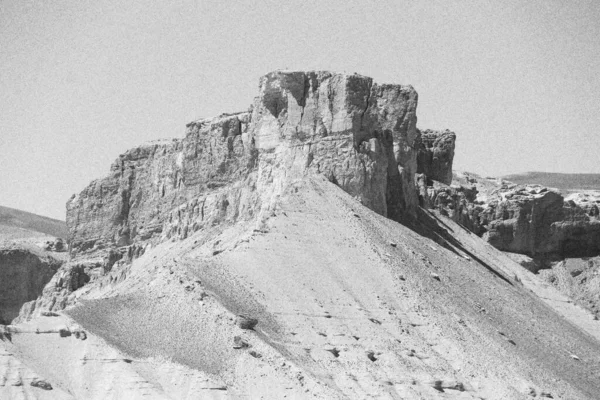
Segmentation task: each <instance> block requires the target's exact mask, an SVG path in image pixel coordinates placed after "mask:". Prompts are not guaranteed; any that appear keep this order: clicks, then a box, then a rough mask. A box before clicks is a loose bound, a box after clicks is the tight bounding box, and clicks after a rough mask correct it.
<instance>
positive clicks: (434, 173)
mask: <svg viewBox="0 0 600 400" xmlns="http://www.w3.org/2000/svg"><path fill="white" fill-rule="evenodd" d="M420 136H421V141H420V144H419V151H418V155H417V172H418V173H423V174H425V175H426V176H427V178H428V179H429V180H434V181H438V182H441V183H443V184H446V185H450V183H451V182H452V162H453V160H454V147H455V143H456V134H455V133H454V132H451V131H449V130H445V131H434V130H430V129H427V130H424V131H421V132H420Z"/></svg>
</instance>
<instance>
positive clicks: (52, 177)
mask: <svg viewBox="0 0 600 400" xmlns="http://www.w3.org/2000/svg"><path fill="white" fill-rule="evenodd" d="M275 69H307V70H309V69H319V70H331V71H337V72H348V73H352V72H357V73H359V74H362V75H367V76H371V77H373V78H374V79H375V80H376V81H377V82H380V83H401V84H411V85H413V86H414V87H415V89H416V90H417V92H418V93H419V106H418V109H417V115H418V119H419V123H418V126H419V127H420V128H433V129H445V128H448V129H451V130H453V131H455V132H456V133H457V144H456V157H455V163H454V168H455V169H460V170H467V171H471V172H476V173H479V174H483V175H495V176H497V175H504V174H507V173H516V172H524V171H548V172H595V173H600V163H599V162H598V154H599V152H600V132H599V129H600V101H599V100H600V1H597V0H588V1H565V0H561V1H554V0H538V1H532V0H523V1H502V2H500V1H475V0H474V1H451V0H442V1H382V0H377V1H348V0H344V1H326V0H322V1H310V0H304V1H285V0H278V1H241V0H239V1H235V2H233V1H232V2H228V1H163V2H156V1H155V2H150V1H148V2H141V1H138V2H136V1H122V0H119V1H110V0H93V1H84V0H71V1H62V0H53V1H40V0H35V1H31V0H0V205H4V206H8V207H13V208H18V209H22V210H25V211H30V212H34V213H38V214H42V215H46V216H50V217H54V218H58V219H64V215H65V203H66V201H67V199H68V198H69V197H70V196H71V195H72V194H73V193H75V192H79V191H81V190H82V189H83V188H84V187H85V186H86V185H87V184H88V183H89V182H90V181H91V180H93V179H96V178H100V177H103V176H105V175H106V174H107V173H108V171H109V167H110V164H111V163H112V162H113V161H114V160H115V159H116V158H117V156H118V155H119V154H120V153H122V152H124V151H125V150H127V149H128V148H131V147H134V146H136V145H138V144H141V143H143V142H145V141H148V140H153V139H158V138H165V137H182V136H183V135H184V132H185V124H186V123H187V122H189V121H191V120H193V119H197V118H199V117H208V116H212V115H217V114H220V113H223V112H232V111H241V110H246V109H247V108H248V106H249V105H250V104H251V103H252V100H253V98H254V96H255V95H256V94H257V89H258V79H259V77H260V76H261V75H263V74H265V73H267V72H269V71H272V70H275Z"/></svg>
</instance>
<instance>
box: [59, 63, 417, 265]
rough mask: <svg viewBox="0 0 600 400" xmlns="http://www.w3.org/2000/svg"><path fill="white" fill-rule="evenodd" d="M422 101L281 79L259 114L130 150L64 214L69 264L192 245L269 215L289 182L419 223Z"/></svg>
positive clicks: (259, 101) (349, 84) (335, 83)
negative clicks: (137, 249) (171, 244)
mask: <svg viewBox="0 0 600 400" xmlns="http://www.w3.org/2000/svg"><path fill="white" fill-rule="evenodd" d="M416 108H417V93H416V91H415V90H414V89H413V88H412V87H411V86H403V85H379V84H376V83H374V82H373V80H372V79H371V78H368V77H364V76H360V75H344V74H334V73H330V72H322V71H315V72H286V71H277V72H273V73H270V74H267V75H265V76H263V77H262V78H261V79H260V83H259V94H258V96H257V98H256V99H255V102H254V104H253V106H252V107H251V111H250V112H244V113H238V114H231V115H221V116H219V117H216V118H209V119H203V120H199V121H194V122H191V123H190V124H188V125H187V133H186V136H185V138H183V139H181V140H172V141H161V142H156V143H149V144H145V145H142V146H139V147H136V148H134V149H131V150H129V151H127V152H126V153H125V154H123V155H121V156H119V158H118V159H117V160H116V161H115V162H114V163H113V165H112V167H111V172H110V175H109V176H108V177H106V178H104V179H100V180H96V181H94V182H92V183H91V184H90V185H89V186H88V187H87V188H86V189H84V190H83V191H82V192H81V193H79V194H77V195H74V196H73V197H72V198H71V199H70V200H69V202H68V204H67V224H68V226H69V232H70V237H69V241H70V245H71V251H72V254H74V255H77V254H81V253H89V252H97V251H108V249H111V248H115V247H116V248H126V247H128V246H132V245H134V244H136V243H140V242H145V241H149V240H164V239H165V238H170V237H179V238H185V237H186V236H187V235H188V233H189V232H191V231H196V230H198V229H202V228H204V227H207V226H213V225H216V224H219V223H221V222H233V221H236V220H239V219H248V218H252V217H254V216H256V215H257V213H260V212H261V211H265V210H268V209H269V207H270V204H271V202H272V199H273V198H274V196H276V195H277V193H278V191H279V190H281V188H282V187H283V185H284V183H285V181H286V180H288V179H291V178H293V177H301V176H302V175H303V174H307V173H318V174H323V175H325V176H326V177H327V178H328V179H329V180H330V181H332V182H334V183H336V184H337V185H338V186H340V187H341V188H342V189H344V190H345V191H347V192H348V193H350V194H352V195H353V196H355V197H356V198H357V199H359V200H360V201H361V202H362V203H363V204H364V205H366V206H368V207H370V208H371V209H373V210H374V211H376V212H378V213H380V214H383V215H386V216H389V217H390V218H393V219H396V220H404V219H410V218H414V217H415V216H416V208H417V206H418V196H417V190H416V185H415V180H414V175H415V173H416V171H417V151H418V146H419V144H420V143H421V142H420V135H419V131H418V130H417V129H416V121H417V118H416Z"/></svg>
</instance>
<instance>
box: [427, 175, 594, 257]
mask: <svg viewBox="0 0 600 400" xmlns="http://www.w3.org/2000/svg"><path fill="white" fill-rule="evenodd" d="M420 192H421V197H422V203H424V204H425V205H427V206H430V207H433V208H438V209H440V210H441V211H442V212H443V213H445V214H447V215H450V216H451V217H452V218H453V219H454V220H455V221H457V222H459V223H461V224H463V225H464V226H466V227H468V228H469V229H470V230H472V231H473V232H475V233H476V234H478V235H481V236H483V238H484V239H485V240H487V241H488V242H489V243H490V244H492V245H493V246H494V247H496V248H497V249H499V250H503V251H509V252H514V253H521V254H526V255H529V256H531V257H533V258H535V259H539V260H542V261H544V260H560V259H564V258H566V257H589V256H595V255H598V254H600V220H599V219H598V214H597V211H596V210H597V208H598V207H597V204H600V202H598V203H597V199H596V198H595V197H594V196H593V195H591V194H588V195H581V194H578V195H570V196H569V197H568V198H567V199H565V198H564V197H563V195H562V194H561V193H560V192H558V191H557V190H556V189H549V188H546V187H543V186H540V185H516V184H513V183H511V182H507V181H502V180H496V179H488V178H481V177H479V176H476V175H475V174H464V173H461V174H459V175H458V176H457V179H455V181H454V183H453V185H452V186H446V185H443V184H439V183H435V184H433V185H431V186H429V187H427V188H421V191H420Z"/></svg>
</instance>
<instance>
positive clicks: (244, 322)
mask: <svg viewBox="0 0 600 400" xmlns="http://www.w3.org/2000/svg"><path fill="white" fill-rule="evenodd" d="M236 324H237V326H239V327H240V328H242V329H247V330H254V327H255V326H256V325H257V324H258V320H257V319H256V318H250V317H247V316H245V315H238V316H237V319H236Z"/></svg>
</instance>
